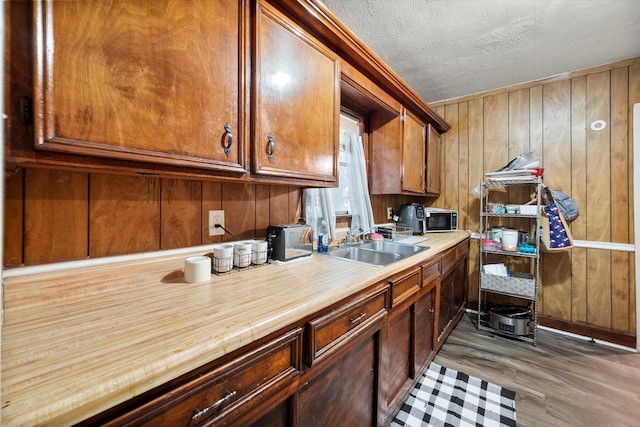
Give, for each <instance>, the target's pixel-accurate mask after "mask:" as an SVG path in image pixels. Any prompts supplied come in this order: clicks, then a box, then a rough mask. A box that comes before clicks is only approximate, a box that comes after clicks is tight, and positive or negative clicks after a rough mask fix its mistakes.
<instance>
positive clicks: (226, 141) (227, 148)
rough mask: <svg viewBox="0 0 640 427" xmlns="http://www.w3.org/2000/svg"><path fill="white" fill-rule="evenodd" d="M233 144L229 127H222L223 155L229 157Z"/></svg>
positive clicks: (227, 125) (228, 125)
mask: <svg viewBox="0 0 640 427" xmlns="http://www.w3.org/2000/svg"><path fill="white" fill-rule="evenodd" d="M232 144H233V133H231V125H230V124H229V123H227V124H225V125H224V135H222V145H223V146H224V154H226V155H227V157H229V154H231V145H232Z"/></svg>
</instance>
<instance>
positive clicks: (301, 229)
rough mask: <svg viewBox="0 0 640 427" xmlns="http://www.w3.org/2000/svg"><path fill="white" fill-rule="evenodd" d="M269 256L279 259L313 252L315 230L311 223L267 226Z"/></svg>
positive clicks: (307, 254) (289, 258)
mask: <svg viewBox="0 0 640 427" xmlns="http://www.w3.org/2000/svg"><path fill="white" fill-rule="evenodd" d="M267 243H268V249H267V256H268V257H269V259H272V260H277V261H290V260H292V259H296V258H300V257H303V256H309V255H311V254H312V253H313V230H312V229H311V226H310V225H304V224H285V225H270V226H269V227H267Z"/></svg>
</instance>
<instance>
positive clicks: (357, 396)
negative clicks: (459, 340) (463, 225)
mask: <svg viewBox="0 0 640 427" xmlns="http://www.w3.org/2000/svg"><path fill="white" fill-rule="evenodd" d="M468 248H469V243H468V240H467V241H464V242H462V243H460V244H459V245H457V246H455V247H453V248H451V249H450V250H448V251H447V252H446V253H445V254H444V255H443V256H442V257H436V258H432V259H430V260H427V261H426V262H424V263H422V264H419V265H416V266H414V267H411V268H409V269H407V270H404V271H402V272H400V273H397V274H394V275H393V276H390V277H389V278H387V279H386V280H383V281H381V282H379V283H377V284H376V285H373V286H371V287H370V288H368V289H366V290H364V291H362V292H360V293H358V294H356V295H354V296H352V297H350V298H348V299H347V300H344V301H342V302H339V303H336V304H335V305H333V306H331V307H328V308H326V309H323V310H322V311H321V312H319V313H318V314H317V316H315V317H314V316H312V317H311V318H310V319H307V320H305V321H301V322H299V323H298V324H296V325H294V326H291V327H289V328H286V331H287V332H285V333H283V334H280V335H278V336H276V337H275V338H271V339H267V340H264V342H261V343H260V345H256V344H251V345H249V346H247V347H246V350H243V349H240V350H237V351H236V352H234V354H233V355H228V356H225V357H224V358H223V359H224V361H223V362H220V363H215V362H213V364H212V366H213V367H212V368H211V369H204V368H201V369H199V370H197V371H194V372H193V373H191V374H189V375H187V376H185V377H184V379H177V380H174V381H171V384H168V385H166V386H163V387H161V388H159V389H157V390H155V391H152V392H148V393H146V394H145V395H142V396H139V397H138V398H136V399H134V400H132V401H131V402H125V404H122V405H120V406H119V407H116V408H113V409H112V410H109V411H107V412H106V413H104V414H101V415H99V416H96V417H93V418H91V419H89V420H87V421H85V422H84V423H82V425H96V424H100V425H112V426H114V425H149V426H158V425H171V426H196V425H197V426H203V425H207V426H213V425H215V426H255V427H276V426H279V427H283V426H293V427H313V426H322V427H324V426H338V425H340V426H342V425H344V426H350V427H351V426H356V427H357V426H367V427H371V426H386V425H389V423H390V421H391V420H392V419H393V417H394V416H395V414H396V413H397V412H398V411H399V409H400V406H401V405H402V403H403V402H404V401H405V399H406V398H407V396H408V395H409V393H410V392H411V390H412V388H413V387H414V385H415V383H416V382H417V381H418V380H419V378H420V376H421V375H422V374H423V372H424V371H425V370H426V369H427V367H428V365H429V363H430V362H431V361H432V360H433V358H434V357H435V354H436V351H437V350H438V349H439V348H440V346H442V343H443V342H444V340H445V339H446V337H447V336H448V334H449V333H450V332H451V330H452V329H453V327H454V326H455V324H456V323H457V321H458V320H459V319H460V316H461V315H462V313H463V311H464V310H463V309H464V302H465V301H464V299H465V286H466V272H467V257H468ZM145 396H146V397H145Z"/></svg>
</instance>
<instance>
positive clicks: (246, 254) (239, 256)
mask: <svg viewBox="0 0 640 427" xmlns="http://www.w3.org/2000/svg"><path fill="white" fill-rule="evenodd" d="M251 248H252V244H251V242H238V243H234V244H233V265H235V266H236V267H239V268H244V267H248V266H249V264H251Z"/></svg>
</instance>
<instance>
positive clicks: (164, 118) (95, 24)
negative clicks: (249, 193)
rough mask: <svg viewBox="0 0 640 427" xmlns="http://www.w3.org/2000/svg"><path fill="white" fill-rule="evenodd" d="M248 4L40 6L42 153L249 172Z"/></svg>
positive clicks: (130, 0)
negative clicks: (245, 110) (245, 124)
mask: <svg viewBox="0 0 640 427" xmlns="http://www.w3.org/2000/svg"><path fill="white" fill-rule="evenodd" d="M242 3H243V2H242V1H240V2H237V1H225V0H194V1H192V2H189V3H185V2H183V1H178V0H157V1H154V2H143V1H139V0H119V1H111V2H106V1H104V2H88V1H83V0H77V1H57V2H44V1H37V2H36V3H35V6H34V7H35V15H36V26H35V27H36V37H35V40H36V43H37V46H36V49H35V50H36V56H37V58H36V66H37V70H36V88H35V96H36V102H34V105H35V106H36V111H35V115H34V117H35V118H36V123H35V125H36V141H35V146H36V148H37V149H43V150H54V151H61V152H65V153H75V154H82V155H90V156H100V157H108V158H116V159H124V160H135V161H143V162H152V163H159V164H168V165H176V166H189V167H198V168H207V169H216V170H223V171H229V172H244V171H245V169H244V161H243V152H242V129H241V127H242V125H241V119H240V118H241V116H242V109H241V107H240V106H241V105H242V101H241V100H243V99H244V98H245V94H244V93H243V87H242V85H241V82H243V81H244V78H243V74H244V71H243V67H244V66H243V64H244V61H243V59H242V57H241V52H242V51H243V47H242V44H243V41H242V39H241V37H240V35H241V34H242V32H241V20H240V17H241V16H242V15H243V14H242V11H243V10H242V9H243V8H242V7H241V5H242ZM225 148H227V150H225Z"/></svg>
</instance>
